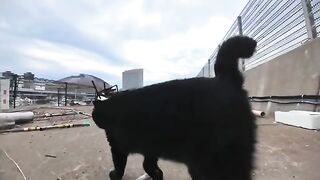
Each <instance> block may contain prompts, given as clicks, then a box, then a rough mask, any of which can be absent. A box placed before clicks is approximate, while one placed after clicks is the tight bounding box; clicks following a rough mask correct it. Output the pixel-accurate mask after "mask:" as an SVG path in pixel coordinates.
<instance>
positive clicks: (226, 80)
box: [92, 36, 256, 180]
mask: <svg viewBox="0 0 320 180" xmlns="http://www.w3.org/2000/svg"><path fill="white" fill-rule="evenodd" d="M255 47H256V41H255V40H253V39H251V38H249V37H245V36H236V37H233V38H230V39H228V40H227V41H225V42H224V43H223V44H222V45H221V47H220V50H219V52H218V55H217V60H216V63H215V67H214V69H215V74H216V77H215V78H191V79H184V80H173V81H169V82H164V83H160V84H155V85H151V86H146V87H143V88H140V89H136V90H129V91H125V92H120V93H118V94H116V95H114V96H113V97H111V98H109V99H107V100H105V101H95V102H94V110H93V112H92V116H93V120H94V121H95V123H96V124H97V125H98V126H99V127H100V128H103V129H105V131H106V135H107V138H108V141H109V144H110V146H111V152H112V158H113V162H114V167H115V169H114V170H113V171H111V172H110V174H109V176H110V178H111V179H112V180H116V179H121V178H122V176H123V174H124V170H125V166H126V161H127V156H128V154H129V153H140V154H142V155H143V156H144V158H145V159H144V162H143V167H144V170H145V171H146V172H147V173H148V174H149V175H150V176H151V177H152V178H153V179H154V180H162V179H163V173H162V171H161V170H160V168H159V167H158V165H157V161H158V158H164V159H168V160H173V161H177V162H182V163H184V164H186V165H187V167H188V170H189V173H190V175H191V177H192V179H193V180H209V179H210V180H211V179H217V180H250V179H251V175H250V174H251V173H250V172H251V168H252V163H253V153H254V144H255V128H256V126H255V118H254V116H253V114H252V112H251V107H250V104H249V102H248V100H247V98H248V97H247V92H246V91H245V90H244V89H243V88H242V85H243V77H242V75H241V73H240V71H239V70H238V58H249V57H251V56H252V54H253V53H254V51H255Z"/></svg>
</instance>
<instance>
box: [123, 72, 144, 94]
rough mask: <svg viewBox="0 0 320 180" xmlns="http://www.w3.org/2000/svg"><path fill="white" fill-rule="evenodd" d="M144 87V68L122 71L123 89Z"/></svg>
mask: <svg viewBox="0 0 320 180" xmlns="http://www.w3.org/2000/svg"><path fill="white" fill-rule="evenodd" d="M141 87H143V69H132V70H127V71H124V72H122V90H128V89H137V88H141Z"/></svg>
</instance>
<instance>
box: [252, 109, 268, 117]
mask: <svg viewBox="0 0 320 180" xmlns="http://www.w3.org/2000/svg"><path fill="white" fill-rule="evenodd" d="M252 113H253V114H254V115H255V116H258V117H264V116H265V115H266V113H265V112H264V111H258V110H252Z"/></svg>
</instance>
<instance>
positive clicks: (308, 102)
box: [250, 99, 320, 105]
mask: <svg viewBox="0 0 320 180" xmlns="http://www.w3.org/2000/svg"><path fill="white" fill-rule="evenodd" d="M250 101H251V102H273V103H277V104H298V103H299V104H311V105H320V102H313V101H304V100H302V101H276V100H271V99H268V100H255V99H250Z"/></svg>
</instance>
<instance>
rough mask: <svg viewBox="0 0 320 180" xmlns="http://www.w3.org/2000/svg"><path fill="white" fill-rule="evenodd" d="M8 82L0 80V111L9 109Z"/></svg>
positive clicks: (7, 80)
mask: <svg viewBox="0 0 320 180" xmlns="http://www.w3.org/2000/svg"><path fill="white" fill-rule="evenodd" d="M9 88H10V80H9V79H0V109H1V110H2V109H9V94H10V89H9Z"/></svg>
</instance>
